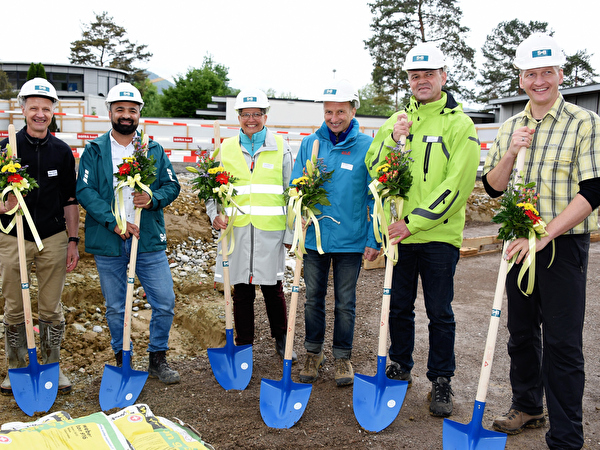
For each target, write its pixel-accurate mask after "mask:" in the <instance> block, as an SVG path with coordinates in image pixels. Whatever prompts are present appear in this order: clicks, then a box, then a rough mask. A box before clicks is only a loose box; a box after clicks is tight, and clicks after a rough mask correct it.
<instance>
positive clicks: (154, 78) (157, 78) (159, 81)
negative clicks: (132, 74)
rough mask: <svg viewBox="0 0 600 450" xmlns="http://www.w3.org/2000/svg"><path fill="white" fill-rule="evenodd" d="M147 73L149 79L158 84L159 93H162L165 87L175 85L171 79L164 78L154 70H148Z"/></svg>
mask: <svg viewBox="0 0 600 450" xmlns="http://www.w3.org/2000/svg"><path fill="white" fill-rule="evenodd" d="M146 73H147V74H148V79H149V80H150V81H152V83H153V84H154V85H155V86H156V89H158V93H159V94H162V91H163V89H167V88H170V87H173V86H175V85H174V84H173V83H171V82H170V81H169V80H165V79H164V78H162V77H160V76H158V75H156V74H155V73H154V72H150V71H146Z"/></svg>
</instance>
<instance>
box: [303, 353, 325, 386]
mask: <svg viewBox="0 0 600 450" xmlns="http://www.w3.org/2000/svg"><path fill="white" fill-rule="evenodd" d="M325 360H326V358H325V355H324V354H323V350H321V352H320V353H311V352H306V361H305V362H304V368H303V369H302V370H301V371H300V381H302V382H303V383H312V382H313V381H316V379H317V377H318V376H319V369H320V368H321V367H323V364H324V363H325Z"/></svg>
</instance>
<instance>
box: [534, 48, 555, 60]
mask: <svg viewBox="0 0 600 450" xmlns="http://www.w3.org/2000/svg"><path fill="white" fill-rule="evenodd" d="M544 56H552V50H551V49H549V48H545V49H541V50H534V51H532V52H531V57H532V58H541V57H544Z"/></svg>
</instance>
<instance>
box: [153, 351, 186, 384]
mask: <svg viewBox="0 0 600 450" xmlns="http://www.w3.org/2000/svg"><path fill="white" fill-rule="evenodd" d="M148 360H149V364H148V376H149V377H150V378H158V379H159V380H160V381H162V382H163V383H165V384H177V383H179V381H180V380H181V379H180V378H179V372H177V371H176V370H174V369H171V368H170V367H169V363H168V362H167V352H166V351H164V350H163V351H160V352H150V357H149V358H148Z"/></svg>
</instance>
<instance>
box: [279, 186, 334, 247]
mask: <svg viewBox="0 0 600 450" xmlns="http://www.w3.org/2000/svg"><path fill="white" fill-rule="evenodd" d="M288 194H289V196H290V199H289V201H288V209H287V211H288V212H287V222H288V226H289V228H290V229H293V230H294V235H293V238H292V247H291V251H292V252H294V254H295V255H296V257H298V258H300V259H302V255H303V254H306V248H305V246H304V244H305V237H306V234H305V233H303V231H304V230H303V227H302V218H303V217H304V219H305V222H306V223H305V225H304V229H307V228H308V227H309V225H310V224H311V223H313V224H314V225H315V240H316V244H317V251H318V252H319V254H321V255H322V254H323V253H325V252H324V251H323V247H322V246H321V229H320V228H319V221H318V220H317V217H316V216H315V214H314V213H313V212H312V210H311V209H310V208H308V207H306V206H304V205H303V204H302V199H303V194H302V191H298V189H290V190H289V192H288ZM296 247H297V249H296Z"/></svg>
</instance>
